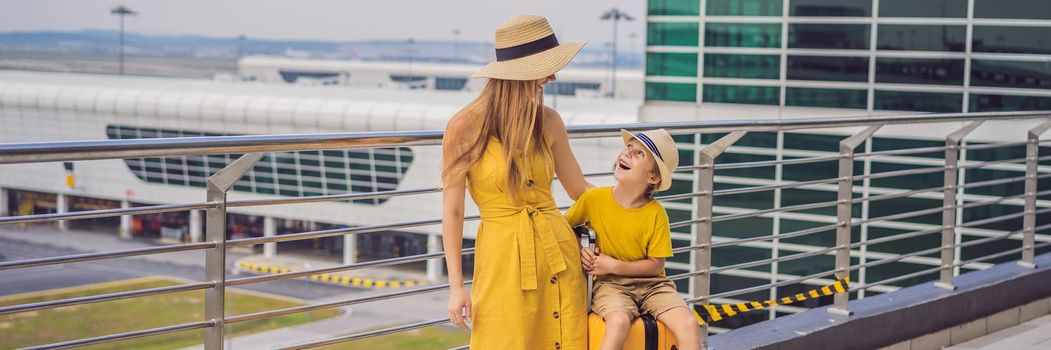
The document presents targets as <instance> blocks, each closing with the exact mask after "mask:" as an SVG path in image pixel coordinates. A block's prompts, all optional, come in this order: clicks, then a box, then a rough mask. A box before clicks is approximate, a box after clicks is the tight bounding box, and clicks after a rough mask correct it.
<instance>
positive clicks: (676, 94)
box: [646, 83, 697, 102]
mask: <svg viewBox="0 0 1051 350" xmlns="http://www.w3.org/2000/svg"><path fill="white" fill-rule="evenodd" d="M646 100H661V101H686V102H696V101H697V84H682V83H646Z"/></svg>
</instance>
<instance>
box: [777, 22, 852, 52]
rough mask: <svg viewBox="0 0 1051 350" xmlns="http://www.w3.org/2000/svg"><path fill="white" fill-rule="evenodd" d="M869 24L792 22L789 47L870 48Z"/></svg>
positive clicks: (789, 31) (789, 30) (789, 32)
mask: <svg viewBox="0 0 1051 350" xmlns="http://www.w3.org/2000/svg"><path fill="white" fill-rule="evenodd" d="M869 36H870V35H869V25H868V24H805V23H796V24H790V25H789V29H788V47H790V48H800V49H868V48H869Z"/></svg>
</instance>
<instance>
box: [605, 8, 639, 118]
mask: <svg viewBox="0 0 1051 350" xmlns="http://www.w3.org/2000/svg"><path fill="white" fill-rule="evenodd" d="M599 18H600V19H601V20H603V21H611V22H613V59H612V60H611V61H612V63H611V65H612V68H611V69H612V70H613V84H612V85H611V87H610V95H611V96H610V97H613V98H616V97H617V22H620V21H622V20H623V21H634V20H635V18H634V17H631V16H629V15H628V14H627V13H625V12H624V11H621V10H619V9H617V8H616V7H614V8H612V9H610V10H609V11H606V13H603V14H602V17H599Z"/></svg>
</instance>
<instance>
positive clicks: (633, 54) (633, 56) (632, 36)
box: [628, 32, 639, 65]
mask: <svg viewBox="0 0 1051 350" xmlns="http://www.w3.org/2000/svg"><path fill="white" fill-rule="evenodd" d="M638 36H639V33H635V32H632V33H628V39H631V48H630V49H629V50H630V52H631V64H632V65H634V64H635V62H638V59H639V58H638V57H637V56H636V50H637V49H638V47H637V46H635V38H636V37H638Z"/></svg>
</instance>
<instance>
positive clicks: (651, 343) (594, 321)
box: [588, 314, 679, 350]
mask: <svg viewBox="0 0 1051 350" xmlns="http://www.w3.org/2000/svg"><path fill="white" fill-rule="evenodd" d="M605 334H606V322H604V321H602V318H601V317H599V316H598V315H596V314H590V315H588V349H590V350H598V348H599V345H601V344H602V336H603V335H605ZM678 348H679V342H678V341H677V340H676V339H675V335H674V334H672V333H671V330H670V329H668V327H666V326H664V324H663V323H661V322H660V321H657V319H655V318H653V316H651V315H642V316H641V317H639V318H637V319H635V321H634V322H632V323H631V328H630V330H629V331H628V338H627V339H625V340H624V350H667V349H672V350H675V349H678Z"/></svg>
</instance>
